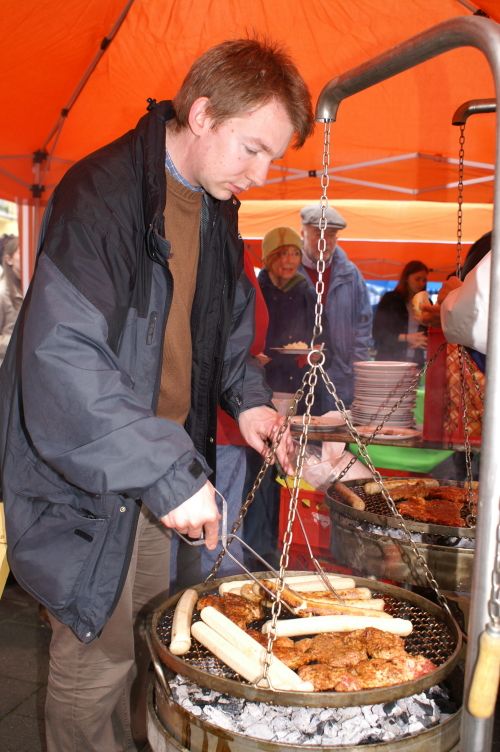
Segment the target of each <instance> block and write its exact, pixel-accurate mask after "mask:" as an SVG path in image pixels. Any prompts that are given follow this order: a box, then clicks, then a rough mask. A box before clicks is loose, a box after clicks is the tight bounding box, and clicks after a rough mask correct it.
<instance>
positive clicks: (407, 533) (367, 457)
mask: <svg viewBox="0 0 500 752" xmlns="http://www.w3.org/2000/svg"><path fill="white" fill-rule="evenodd" d="M321 375H322V377H323V380H324V382H325V385H326V388H327V390H328V391H329V392H330V394H331V395H332V397H333V399H334V401H335V404H336V405H337V407H338V408H339V409H341V408H342V409H343V413H344V417H345V420H346V423H347V427H348V429H349V432H350V433H351V436H352V437H353V438H354V440H355V441H356V444H357V445H358V449H359V452H360V454H361V456H362V458H363V461H364V462H365V464H366V465H367V467H368V468H369V470H370V471H371V473H372V475H373V477H374V479H375V480H376V481H377V483H378V484H379V486H380V492H381V494H382V496H383V497H384V499H385V501H386V502H387V504H388V506H389V509H390V510H391V513H392V515H393V516H394V517H395V519H396V523H397V525H398V527H399V528H400V530H401V531H402V532H403V535H404V537H405V539H406V541H407V543H409V545H410V547H411V549H412V553H413V555H414V556H415V559H416V560H417V562H418V563H419V564H420V566H421V567H422V570H423V572H424V574H425V578H426V580H427V582H428V584H429V586H430V587H431V589H432V590H433V591H434V592H435V594H436V598H437V600H438V602H439V604H440V606H441V607H442V608H443V609H444V610H445V611H446V612H447V613H448V615H449V616H451V617H452V618H453V616H452V613H451V610H450V607H449V606H448V602H447V601H446V598H445V597H444V596H443V594H442V593H441V591H440V589H439V585H438V583H437V581H436V579H435V577H434V575H433V574H432V572H431V570H430V569H429V567H428V565H427V562H426V561H425V559H424V557H423V556H422V554H421V553H420V551H419V550H418V548H417V545H416V544H415V541H414V540H413V538H412V536H411V533H410V531H409V530H408V528H407V527H406V521H405V519H404V517H403V516H402V514H401V513H400V511H399V510H398V508H397V506H396V504H395V503H394V500H393V499H392V497H391V495H390V493H389V492H388V491H387V489H386V488H385V486H384V482H383V479H382V476H381V475H380V473H379V471H378V470H377V469H376V467H375V465H374V464H373V462H372V460H371V457H370V455H369V454H368V451H367V449H366V446H365V444H364V443H363V441H362V439H361V436H360V435H359V433H358V431H357V430H356V427H355V426H354V424H353V422H352V421H351V418H350V416H349V413H348V412H347V411H346V409H345V405H344V403H343V401H342V400H341V399H340V397H339V396H338V394H337V390H336V389H335V386H334V384H333V382H332V381H331V380H330V377H329V376H328V374H327V373H326V371H325V370H324V369H321Z"/></svg>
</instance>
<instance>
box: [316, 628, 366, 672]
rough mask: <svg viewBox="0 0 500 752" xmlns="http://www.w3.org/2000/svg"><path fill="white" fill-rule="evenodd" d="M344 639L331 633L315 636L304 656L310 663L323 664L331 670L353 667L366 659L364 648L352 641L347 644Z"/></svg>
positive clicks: (340, 635)
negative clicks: (307, 657)
mask: <svg viewBox="0 0 500 752" xmlns="http://www.w3.org/2000/svg"><path fill="white" fill-rule="evenodd" d="M361 631H362V630H361ZM347 634H349V633H347ZM345 637H346V635H345V634H332V633H327V634H319V635H316V637H313V638H312V639H311V641H310V644H309V646H308V647H307V648H306V650H305V654H306V655H307V656H309V658H310V661H315V662H317V663H324V664H327V665H328V666H330V667H332V668H338V667H347V666H355V665H356V664H357V663H359V662H360V661H362V660H363V659H365V658H366V657H367V653H366V648H365V647H364V645H362V644H360V643H359V644H357V643H356V642H354V641H352V642H351V643H349V642H348V641H346V639H345Z"/></svg>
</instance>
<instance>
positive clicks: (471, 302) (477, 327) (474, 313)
mask: <svg viewBox="0 0 500 752" xmlns="http://www.w3.org/2000/svg"><path fill="white" fill-rule="evenodd" d="M491 244H492V233H491V231H489V232H486V233H485V234H484V235H482V236H481V237H480V238H479V239H478V240H476V241H475V243H473V244H472V245H471V247H470V249H469V252H468V253H467V256H466V258H465V261H464V264H463V266H462V270H461V277H460V278H459V277H457V276H455V275H451V276H450V277H448V279H447V280H446V281H445V282H444V283H443V285H442V287H441V289H440V291H439V293H438V298H437V304H436V305H433V306H425V307H424V309H423V314H424V316H425V317H426V321H427V322H428V324H429V325H430V326H441V328H442V329H443V333H444V336H445V337H446V339H447V340H448V342H451V343H452V344H460V345H464V346H465V347H468V348H469V352H470V354H471V356H472V358H473V359H474V361H475V362H476V364H477V365H478V367H479V368H480V370H481V371H483V372H484V370H485V354H486V347H487V342H488V312H489V306H490V274H491Z"/></svg>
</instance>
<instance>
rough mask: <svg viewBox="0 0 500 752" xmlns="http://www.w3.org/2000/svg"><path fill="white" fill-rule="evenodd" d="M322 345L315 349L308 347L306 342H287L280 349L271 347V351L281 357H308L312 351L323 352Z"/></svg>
mask: <svg viewBox="0 0 500 752" xmlns="http://www.w3.org/2000/svg"><path fill="white" fill-rule="evenodd" d="M323 349H324V347H323V345H318V346H317V347H309V345H308V344H307V342H302V341H299V342H289V343H288V344H287V345H283V346H282V347H271V350H275V351H276V352H279V353H281V355H308V354H309V353H310V352H314V350H323Z"/></svg>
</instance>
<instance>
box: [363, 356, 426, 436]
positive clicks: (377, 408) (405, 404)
mask: <svg viewBox="0 0 500 752" xmlns="http://www.w3.org/2000/svg"><path fill="white" fill-rule="evenodd" d="M417 372H418V366H417V365H416V364H415V363H405V362H402V361H399V360H361V361H358V362H357V363H354V401H353V403H352V405H351V413H352V418H353V420H354V422H355V423H358V424H361V425H367V424H375V425H376V424H378V423H381V422H382V420H384V419H385V416H386V415H387V414H388V413H389V411H390V410H391V408H392V407H394V405H395V404H396V402H397V401H398V400H399V399H400V398H401V397H402V396H403V395H404V394H406V393H407V392H408V389H409V387H410V386H411V384H412V383H415V381H416V377H417ZM415 400H416V385H415V387H414V388H413V389H411V391H410V392H408V393H407V394H406V396H405V397H404V399H403V400H402V402H401V404H400V405H398V407H397V408H396V409H395V410H394V412H393V413H392V414H391V416H390V418H388V419H387V421H386V422H385V425H388V426H400V427H406V428H410V427H412V426H413V425H414V418H413V410H414V408H415Z"/></svg>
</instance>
